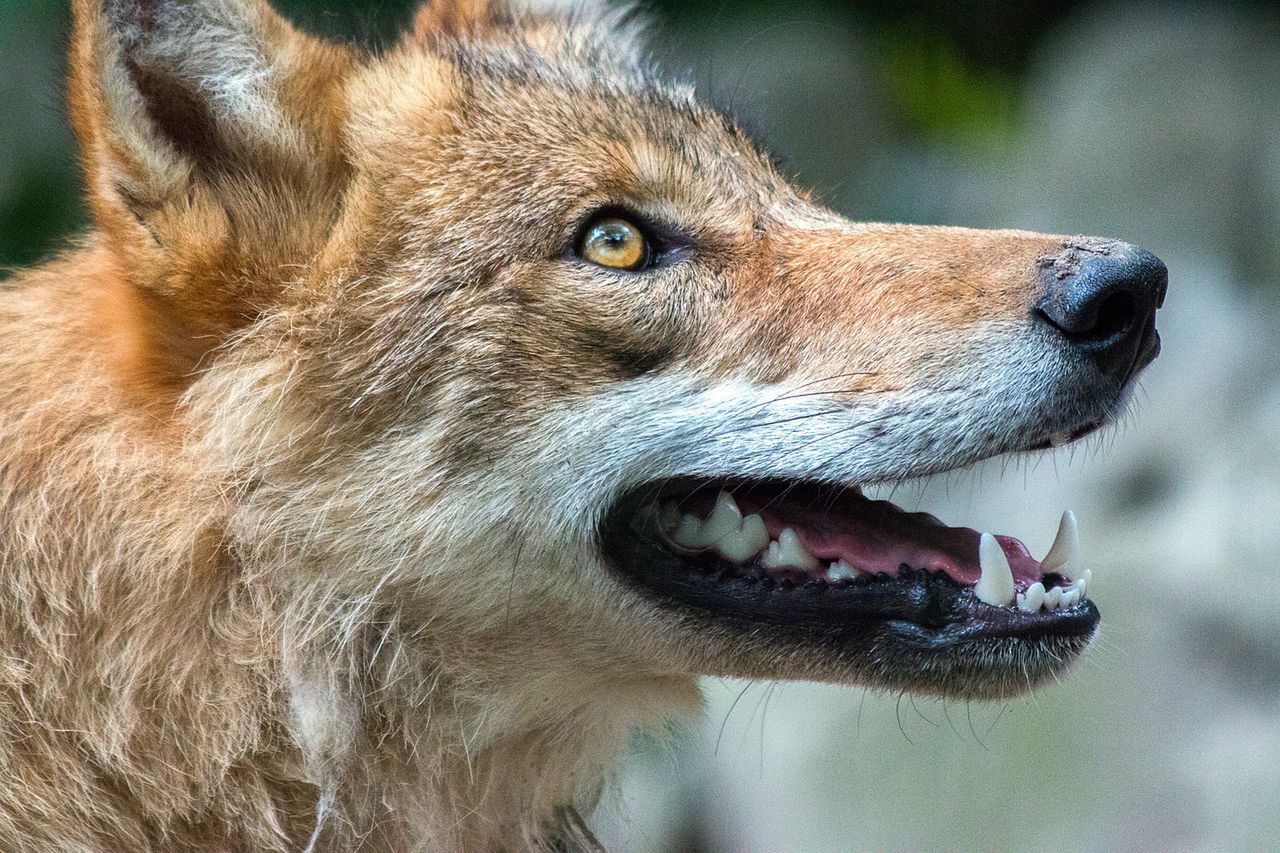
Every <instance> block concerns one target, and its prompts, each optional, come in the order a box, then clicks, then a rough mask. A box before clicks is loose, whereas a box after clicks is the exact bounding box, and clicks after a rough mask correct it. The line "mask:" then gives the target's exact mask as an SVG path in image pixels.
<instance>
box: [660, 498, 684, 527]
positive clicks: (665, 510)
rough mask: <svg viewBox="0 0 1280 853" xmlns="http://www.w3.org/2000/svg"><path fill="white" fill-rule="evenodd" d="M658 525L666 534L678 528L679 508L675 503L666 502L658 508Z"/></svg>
mask: <svg viewBox="0 0 1280 853" xmlns="http://www.w3.org/2000/svg"><path fill="white" fill-rule="evenodd" d="M658 524H659V525H661V526H662V529H663V530H664V531H666V532H668V533H670V532H671V531H672V530H675V529H676V528H677V527H679V526H680V507H678V506H676V504H675V501H667V502H666V503H664V504H663V505H662V506H661V507H659V508H658Z"/></svg>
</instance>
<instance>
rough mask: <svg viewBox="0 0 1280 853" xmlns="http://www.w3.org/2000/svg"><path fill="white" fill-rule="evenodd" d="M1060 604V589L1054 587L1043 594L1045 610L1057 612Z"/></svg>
mask: <svg viewBox="0 0 1280 853" xmlns="http://www.w3.org/2000/svg"><path fill="white" fill-rule="evenodd" d="M1060 604H1062V587H1060V586H1055V587H1054V588H1053V589H1051V590H1049V591H1048V592H1046V593H1045V594H1044V609H1045V610H1057V609H1058V605H1060Z"/></svg>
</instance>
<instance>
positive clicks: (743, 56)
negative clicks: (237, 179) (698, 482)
mask: <svg viewBox="0 0 1280 853" xmlns="http://www.w3.org/2000/svg"><path fill="white" fill-rule="evenodd" d="M281 5H282V6H283V7H284V8H285V9H286V10H287V11H288V12H289V13H290V14H292V15H293V16H294V17H295V18H296V19H297V20H299V21H300V22H302V23H303V24H304V25H306V26H307V27H308V28H310V29H312V30H313V31H319V32H323V33H326V34H330V35H335V36H340V37H345V38H355V39H360V40H364V41H371V42H373V43H375V44H376V43H378V42H379V41H384V42H385V40H387V39H389V38H391V37H393V34H394V33H395V32H396V30H397V28H398V27H400V26H402V25H403V24H404V22H405V21H407V20H408V17H409V15H410V13H411V6H412V3H411V2H410V0H394V2H381V3H378V2H373V0H305V2H304V0H290V2H283V3H281ZM67 6H69V3H68V2H67V0H0V62H2V63H3V64H2V65H0V265H16V264H25V263H28V262H31V261H33V260H37V259H39V258H43V257H48V256H49V255H50V254H51V253H53V252H55V251H56V250H57V249H58V247H59V246H61V245H64V244H65V242H66V240H67V238H68V235H71V234H74V233H75V232H76V231H77V230H79V229H81V228H83V225H84V217H85V214H84V210H83V207H82V205H81V202H80V193H79V188H78V184H77V175H76V170H75V154H74V149H73V146H72V143H71V140H70V135H69V132H68V129H67V125H66V121H65V119H64V112H63V105H62V85H61V75H62V62H63V60H62V50H63V47H64V43H65V35H66V29H67V17H68V14H67V8H66V7H67ZM651 9H652V12H653V16H654V18H655V20H656V21H657V23H658V28H657V35H656V38H655V50H656V52H657V53H658V55H659V56H660V57H661V58H662V59H663V60H664V62H665V64H666V65H667V67H668V69H669V70H671V71H673V72H676V73H681V72H683V73H686V74H688V75H689V76H692V77H693V78H694V79H695V80H696V81H697V82H698V84H699V87H700V88H701V89H702V91H703V92H704V94H706V95H707V96H708V97H709V98H710V99H711V100H713V101H714V102H716V103H718V104H720V105H722V106H724V107H726V108H728V109H730V110H732V111H734V112H735V113H737V114H739V115H740V116H742V117H744V119H745V120H746V121H747V123H748V124H749V125H750V126H753V127H755V128H757V129H758V131H759V133H760V134H761V135H762V137H763V138H764V139H765V140H766V141H767V142H768V143H769V145H770V146H771V147H772V148H773V149H774V150H776V151H777V152H778V153H780V154H781V155H783V157H784V158H785V159H786V162H787V163H788V164H789V168H790V169H791V171H792V172H794V174H795V175H796V176H797V179H798V180H799V181H800V182H801V183H803V184H806V185H808V186H812V187H815V188H816V189H817V190H818V192H819V194H820V195H821V196H822V197H824V198H825V199H826V200H827V201H828V202H829V203H830V204H831V205H832V206H833V207H835V208H836V209H838V210H840V211H841V212H843V213H846V214H848V215H850V216H853V217H855V218H858V219H868V220H893V221H909V222H919V223H948V224H963V225H974V226H1013V227H1026V228H1033V229H1039V230H1045V231H1052V232H1060V233H1072V234H1074V233H1086V234H1102V235H1108V236H1114V237H1119V238H1122V239H1125V240H1128V241H1131V242H1135V243H1139V244H1141V245H1143V246H1144V247H1146V248H1148V249H1150V250H1152V251H1154V252H1155V253H1156V254H1158V255H1160V256H1161V257H1162V258H1163V259H1164V260H1165V261H1166V262H1167V263H1168V265H1169V268H1170V270H1171V278H1172V289H1171V291H1170V296H1169V300H1168V304H1167V307H1166V310H1165V311H1164V312H1162V324H1161V329H1162V333H1163V335H1164V340H1165V354H1164V355H1163V356H1162V358H1161V359H1160V360H1159V361H1158V362H1157V363H1156V365H1155V366H1154V367H1153V368H1152V369H1151V370H1150V371H1149V372H1148V374H1147V375H1146V378H1145V379H1144V381H1143V390H1142V393H1141V394H1140V396H1139V400H1138V403H1137V405H1136V406H1135V410H1134V412H1133V414H1132V415H1131V416H1130V417H1129V418H1128V419H1127V420H1126V421H1125V422H1124V424H1122V425H1121V426H1120V427H1119V428H1117V429H1114V430H1112V431H1110V432H1109V433H1108V434H1107V435H1105V436H1103V437H1101V438H1099V439H1095V440H1094V441H1093V443H1092V444H1091V445H1090V446H1089V447H1087V448H1075V449H1065V450H1062V451H1059V452H1057V453H1056V454H1055V455H1053V456H1046V457H1042V458H1037V459H1033V460H1029V461H1027V462H1026V463H1023V464H1019V465H1008V464H1002V463H999V462H997V463H994V464H991V465H988V466H985V467H983V468H980V469H978V470H977V471H973V472H966V473H964V474H962V475H952V476H950V477H944V478H941V479H938V480H936V481H930V482H926V483H922V484H920V485H919V486H918V487H915V488H912V489H905V490H904V489H900V490H899V491H898V493H897V494H896V495H895V500H896V501H897V502H899V503H901V504H904V505H906V506H908V507H909V508H915V507H916V506H920V507H926V508H928V509H929V510H930V511H932V512H935V513H937V514H939V515H941V516H942V517H943V518H945V519H947V520H948V522H949V523H952V524H969V525H978V526H982V527H985V528H987V529H995V530H999V531H1001V532H1009V533H1013V534H1015V535H1019V536H1021V537H1022V538H1024V539H1025V541H1026V542H1027V543H1028V545H1030V546H1031V548H1032V551H1033V552H1036V553H1041V552H1043V550H1044V549H1045V548H1047V546H1048V544H1049V542H1050V540H1051V539H1052V536H1053V532H1054V530H1055V526H1056V522H1057V517H1058V515H1059V513H1060V512H1061V510H1062V509H1063V508H1064V507H1071V508H1073V509H1075V510H1076V512H1077V513H1078V515H1079V516H1080V520H1081V525H1082V528H1083V533H1084V540H1085V550H1086V555H1087V557H1088V558H1089V559H1090V560H1091V562H1092V564H1093V565H1094V567H1095V583H1096V593H1095V595H1094V597H1095V599H1096V600H1097V601H1098V603H1099V606H1100V608H1101V609H1102V611H1103V620H1104V621H1103V634H1102V637H1101V640H1100V642H1099V643H1098V645H1097V648H1096V649H1095V650H1094V651H1093V652H1092V654H1091V655H1090V656H1088V657H1087V658H1086V660H1085V662H1084V663H1083V664H1082V665H1081V666H1080V667H1079V668H1077V670H1076V671H1075V672H1074V673H1072V674H1071V675H1070V676H1069V677H1067V678H1065V679H1063V681H1062V683H1061V684H1058V685H1055V686H1052V687H1050V688H1048V689H1046V690H1044V691H1042V692H1040V693H1039V694H1037V695H1036V696H1033V697H1031V698H1028V699H1025V700H1019V701H1013V702H1007V703H1003V704H998V705H989V704H983V705H972V706H970V705H966V704H964V703H957V702H946V703H943V702H938V701H933V700H921V699H914V700H912V699H910V698H909V697H899V696H896V695H877V694H867V693H864V692H862V691H859V690H856V689H853V688H847V687H829V686H815V685H805V684H788V685H778V684H745V683H740V682H732V681H723V680H719V681H709V682H708V683H707V685H706V692H707V696H708V702H709V710H708V713H707V714H706V715H705V717H704V718H703V719H702V720H701V721H700V722H698V723H695V724H692V725H690V726H688V727H686V728H683V729H680V730H678V731H675V732H673V733H672V734H671V736H670V738H669V739H666V740H664V741H662V742H648V741H646V742H642V743H639V744H637V751H636V755H635V757H634V759H633V760H632V761H631V762H630V763H629V765H628V767H627V769H626V772H625V774H624V776H623V779H622V781H621V783H620V785H619V787H618V789H617V790H616V791H614V792H612V794H611V796H610V797H609V798H608V801H607V802H606V804H605V805H604V806H603V807H602V808H601V810H600V812H599V813H598V814H597V815H596V817H595V823H596V824H597V826H598V827H599V828H600V831H601V836H602V840H603V841H604V842H605V844H606V846H608V847H609V848H610V849H618V850H654V851H660V850H703V851H721V850H750V851H782V850H787V851H791V850H794V851H809V850H813V851H823V850H853V849H877V850H879V849H890V850H922V849H929V850H935V849H1001V850H1023V849H1025V850H1147V849H1160V850H1228V849H1280V582H1278V580H1280V578H1278V577H1277V571H1278V570H1280V565H1278V563H1280V561H1278V560H1277V557H1276V552H1277V550H1278V549H1280V530H1278V525H1277V518H1280V371H1278V370H1277V367H1278V366H1280V332H1278V331H1277V330H1278V329H1280V96H1278V92H1277V89H1278V86H1280V18H1278V17H1277V13H1276V12H1275V11H1273V10H1272V8H1271V7H1270V6H1269V5H1266V4H1256V5H1239V4H1233V5H1224V4H1215V3H1195V4H1192V3H1182V4H1179V3H1160V4H1156V3H1151V4H1141V3H1124V4H1120V3H1096V2H1066V0H1061V1H1060V2H1048V3H1014V2H1007V3H999V2H994V0H992V2H981V0H953V2H951V3H948V4H935V3H925V2H910V0H901V2H888V0H872V1H871V2H865V3H859V4H857V5H854V6H850V5H846V4H841V3H836V2H834V0H831V2H819V0H790V2H783V0H754V2H729V0H720V2H711V3H705V4H688V3H679V2H677V0H665V2H659V3H656V4H652V5H651Z"/></svg>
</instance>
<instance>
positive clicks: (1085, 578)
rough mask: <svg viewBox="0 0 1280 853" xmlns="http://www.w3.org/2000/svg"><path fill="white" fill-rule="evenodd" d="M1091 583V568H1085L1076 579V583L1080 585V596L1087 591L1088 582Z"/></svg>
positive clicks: (1083, 595) (1084, 594) (1086, 593)
mask: <svg viewBox="0 0 1280 853" xmlns="http://www.w3.org/2000/svg"><path fill="white" fill-rule="evenodd" d="M1091 583H1093V569H1085V570H1084V571H1083V572H1082V573H1081V574H1080V580H1078V581H1076V585H1077V586H1079V587H1080V598H1081V599H1083V598H1084V597H1085V596H1086V595H1088V593H1089V584H1091Z"/></svg>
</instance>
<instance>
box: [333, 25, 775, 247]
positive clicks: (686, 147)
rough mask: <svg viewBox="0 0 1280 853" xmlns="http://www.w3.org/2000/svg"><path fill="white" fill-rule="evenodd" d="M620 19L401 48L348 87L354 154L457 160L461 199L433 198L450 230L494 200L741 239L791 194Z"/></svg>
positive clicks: (435, 164)
mask: <svg viewBox="0 0 1280 853" xmlns="http://www.w3.org/2000/svg"><path fill="white" fill-rule="evenodd" d="M431 8H433V7H431V6H428V7H427V11H428V12H429V11H430V9H431ZM622 20H624V19H623V18H622V17H621V16H620V15H619V14H618V13H608V12H605V11H596V12H594V13H593V14H587V13H585V12H581V13H579V14H574V15H570V16H568V17H554V18H550V17H549V18H547V19H546V20H542V19H539V18H537V17H536V16H534V15H533V14H532V13H525V14H523V15H515V16H512V17H509V18H505V19H503V20H502V21H501V22H500V23H499V24H495V25H494V26H495V27H500V28H501V29H500V37H494V36H493V35H490V36H489V37H488V38H474V37H464V36H465V34H458V35H455V34H452V33H449V31H446V33H448V34H446V35H439V34H437V35H435V36H431V37H426V38H422V39H420V40H418V41H416V42H414V43H410V44H409V45H407V46H406V47H405V48H403V49H402V50H401V51H399V52H397V53H393V54H391V55H389V56H387V57H385V58H384V59H383V60H382V61H381V62H376V63H374V65H373V66H372V67H371V68H370V69H369V70H368V71H367V72H366V74H365V75H364V76H363V77H362V78H361V79H360V80H359V81H358V82H357V84H356V86H355V87H354V90H355V91H354V92H353V94H352V98H351V100H352V104H353V113H354V115H353V118H352V121H353V124H355V125H356V128H357V132H358V133H360V135H361V136H362V137H363V139H362V140H361V144H362V145H363V146H367V147H369V148H370V149H371V150H372V151H373V152H374V153H375V156H380V157H381V158H382V159H384V160H386V161H388V162H397V161H398V160H399V159H402V158H404V157H405V156H406V155H409V156H411V157H412V158H413V161H414V162H416V163H418V164H419V165H420V166H421V167H422V173H425V174H429V175H434V174H439V173H440V172H441V171H442V170H445V169H448V167H450V166H455V165H463V164H465V165H466V167H467V169H468V172H467V174H466V180H467V181H468V182H469V184H470V193H469V194H468V198H465V199H459V198H458V197H457V195H456V194H455V193H453V192H452V189H451V188H450V190H449V191H448V192H442V193H441V194H440V195H439V196H437V197H434V198H430V199H429V201H430V202H431V203H432V204H433V209H435V210H444V209H445V208H444V207H442V206H448V207H447V212H448V215H449V216H450V218H451V219H452V221H454V222H457V221H459V219H461V220H464V221H465V220H466V219H469V218H475V214H476V213H477V212H479V213H484V212H485V211H476V210H475V209H472V210H471V211H466V210H459V209H457V207H456V205H458V204H465V203H466V202H467V201H470V200H471V199H472V198H483V197H486V196H488V195H489V194H494V195H502V196H506V197H507V198H509V199H510V201H511V202H512V203H513V205H518V207H514V206H513V207H512V208H510V209H508V210H507V211H505V212H506V213H507V214H514V215H525V216H536V215H538V214H547V213H552V214H559V213H565V212H568V211H564V210H561V208H563V207H565V206H566V205H568V206H569V207H570V208H572V206H573V205H576V204H578V203H580V202H581V200H582V199H584V198H589V199H591V198H593V199H596V200H599V201H602V202H604V201H608V200H614V201H619V202H622V201H626V202H634V203H637V204H647V205H650V206H651V207H652V209H653V212H654V213H655V214H656V215H660V216H665V217H667V218H670V219H671V220H673V221H676V222H678V223H679V224H680V225H682V226H684V227H687V228H689V229H690V230H696V229H697V228H699V227H700V226H702V225H704V224H706V225H707V226H708V228H710V226H712V225H715V226H720V227H721V228H723V229H725V230H729V231H733V232H744V231H749V230H750V229H752V228H753V227H754V226H755V225H756V224H758V221H759V219H760V217H761V216H762V211H763V210H764V209H765V208H767V207H769V206H772V205H773V204H775V203H776V201H777V200H778V199H780V198H787V197H795V196H796V193H795V192H794V190H792V189H791V187H790V185H789V184H788V183H787V181H786V179H785V178H784V177H783V176H782V175H781V173H780V171H779V169H778V168H777V163H776V160H775V158H774V157H772V156H771V154H770V153H769V152H768V151H767V150H766V149H765V147H764V146H763V145H761V144H760V143H759V141H758V140H756V139H755V138H753V137H752V136H751V135H750V134H749V133H748V132H747V131H746V130H745V129H744V127H743V125H742V124H741V123H740V122H739V121H738V120H737V119H736V118H735V117H733V116H731V115H730V114H729V113H728V112H727V111H725V110H723V109H718V108H715V107H713V106H711V105H708V104H706V103H704V102H703V101H701V100H699V98H698V97H697V96H696V94H695V92H694V89H693V86H692V85H691V84H687V83H681V82H672V81H671V80H669V79H668V78H666V77H664V76H662V75H660V74H659V73H658V72H657V71H656V70H655V69H654V68H653V67H652V66H651V65H650V64H649V63H648V61H647V60H646V58H645V54H644V53H643V48H642V47H641V46H640V45H641V44H642V42H641V40H640V34H639V33H640V30H639V27H638V26H635V25H631V26H627V25H623V24H621V23H620V21H622ZM420 29H421V26H420ZM393 73H394V75H395V76H394V77H393V76H392V74H393ZM405 79H409V80H416V81H421V82H422V85H421V86H409V87H405V85H404V82H403V81H404V80H405ZM384 146H385V147H384ZM392 152H394V153H392ZM401 169H403V166H401ZM404 177H405V178H406V179H407V181H408V182H410V183H412V182H415V178H417V179H418V180H417V182H419V183H420V182H421V181H420V178H421V173H420V174H419V175H417V176H415V175H413V174H411V173H410V174H405V175H404ZM459 179H461V176H459ZM468 213H470V214H471V215H467V214H468ZM530 224H533V223H530ZM548 236H551V235H548ZM556 236H558V234H557V235H556Z"/></svg>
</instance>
